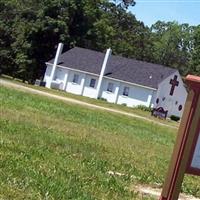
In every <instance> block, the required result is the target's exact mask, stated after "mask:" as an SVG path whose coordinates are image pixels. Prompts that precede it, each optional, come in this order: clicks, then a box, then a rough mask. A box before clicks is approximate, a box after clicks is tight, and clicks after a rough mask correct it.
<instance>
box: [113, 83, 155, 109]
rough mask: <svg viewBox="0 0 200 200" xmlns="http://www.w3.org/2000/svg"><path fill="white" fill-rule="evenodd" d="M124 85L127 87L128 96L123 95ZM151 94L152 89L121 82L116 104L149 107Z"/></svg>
mask: <svg viewBox="0 0 200 200" xmlns="http://www.w3.org/2000/svg"><path fill="white" fill-rule="evenodd" d="M124 87H129V94H128V96H124V95H123V91H124ZM152 95H153V90H151V89H147V88H143V87H139V86H133V85H129V84H123V83H121V86H120V91H119V97H118V101H117V103H118V104H126V105H127V106H130V107H134V106H138V105H144V106H147V107H149V106H150V103H151V99H152Z"/></svg>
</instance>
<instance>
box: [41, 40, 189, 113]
mask: <svg viewBox="0 0 200 200" xmlns="http://www.w3.org/2000/svg"><path fill="white" fill-rule="evenodd" d="M62 48H63V44H61V43H60V44H59V46H58V49H57V53H56V56H55V58H54V59H53V60H50V61H48V62H46V65H47V68H46V72H45V75H44V81H45V82H46V87H48V88H54V89H60V90H64V91H66V92H70V93H73V94H77V95H83V96H87V97H91V98H103V99H106V100H107V101H108V102H111V103H117V104H124V105H127V106H129V107H135V106H138V105H144V106H147V107H153V108H162V109H163V110H164V111H166V112H167V116H171V115H175V116H179V117H181V115H182V112H183V107H184V105H185V101H186V97H187V91H186V88H185V87H184V83H183V81H182V79H181V76H180V74H179V72H178V71H177V70H176V69H173V68H169V67H166V66H163V65H158V64H153V63H148V62H144V61H138V60H135V59H129V58H124V57H121V56H114V55H112V53H111V49H107V51H106V53H101V52H97V51H93V50H89V49H84V48H79V47H75V48H72V49H70V50H69V51H67V52H64V53H62Z"/></svg>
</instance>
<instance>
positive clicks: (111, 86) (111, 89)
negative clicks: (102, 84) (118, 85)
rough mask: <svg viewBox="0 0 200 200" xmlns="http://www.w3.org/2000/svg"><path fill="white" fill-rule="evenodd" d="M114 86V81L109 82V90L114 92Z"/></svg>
mask: <svg viewBox="0 0 200 200" xmlns="http://www.w3.org/2000/svg"><path fill="white" fill-rule="evenodd" d="M113 87H114V85H113V83H108V87H107V91H108V92H113Z"/></svg>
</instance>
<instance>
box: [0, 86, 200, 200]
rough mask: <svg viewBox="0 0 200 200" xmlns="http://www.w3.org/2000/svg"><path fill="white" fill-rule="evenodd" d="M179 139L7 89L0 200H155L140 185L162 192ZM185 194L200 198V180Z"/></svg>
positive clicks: (187, 183) (2, 95)
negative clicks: (140, 190)
mask: <svg viewBox="0 0 200 200" xmlns="http://www.w3.org/2000/svg"><path fill="white" fill-rule="evenodd" d="M175 138H176V130H175V129H170V128H165V127H160V126H158V125H155V124H151V123H148V122H145V121H141V120H139V119H133V118H129V117H125V116H121V115H117V114H111V113H108V112H103V111H95V110H92V109H87V108H84V107H81V106H77V105H71V104H67V103H63V102H60V101H56V100H52V99H49V98H45V97H39V96H36V95H31V94H26V93H23V92H19V91H16V90H14V89H8V88H5V87H2V86H1V88H0V159H1V162H0V199H77V200H78V199H79V200H90V199H123V200H124V199H150V198H145V197H144V198H141V197H140V196H139V195H138V194H137V193H136V192H135V191H134V186H136V185H138V184H145V185H150V186H156V187H161V185H162V182H163V180H164V177H165V174H166V170H167V167H168V162H169V159H170V156H171V152H172V148H173V144H174V141H175ZM109 171H113V172H119V173H122V174H123V175H122V176H118V175H110V174H109V173H108V172H109ZM183 191H184V192H186V193H189V194H192V195H195V196H197V197H200V179H199V178H198V177H192V176H190V177H186V178H185V180H184V184H183Z"/></svg>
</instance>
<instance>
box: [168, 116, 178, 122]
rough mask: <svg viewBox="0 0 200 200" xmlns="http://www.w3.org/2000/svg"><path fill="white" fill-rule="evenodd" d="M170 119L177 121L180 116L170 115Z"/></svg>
mask: <svg viewBox="0 0 200 200" xmlns="http://www.w3.org/2000/svg"><path fill="white" fill-rule="evenodd" d="M170 119H171V120H173V121H175V122H178V121H179V120H180V117H178V116H176V115H171V116H170Z"/></svg>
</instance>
